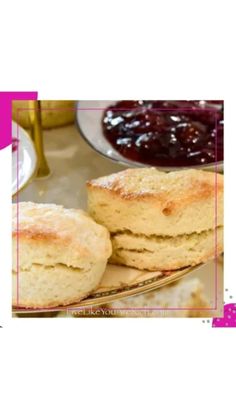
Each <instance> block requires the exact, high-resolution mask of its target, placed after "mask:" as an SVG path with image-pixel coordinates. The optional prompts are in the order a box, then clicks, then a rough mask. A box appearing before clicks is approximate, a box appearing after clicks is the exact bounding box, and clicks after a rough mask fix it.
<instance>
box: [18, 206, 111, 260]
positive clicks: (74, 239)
mask: <svg viewBox="0 0 236 419" xmlns="http://www.w3.org/2000/svg"><path fill="white" fill-rule="evenodd" d="M12 234H13V236H16V235H17V234H18V235H19V237H20V239H25V240H33V241H34V243H35V241H40V242H42V241H44V242H45V244H48V243H53V244H57V245H58V244H60V245H63V246H70V248H71V252H73V251H76V252H78V250H80V251H81V254H82V255H83V256H84V257H88V258H92V259H94V260H96V259H100V258H101V256H102V257H103V258H108V257H109V256H110V254H111V244H110V239H109V233H108V231H107V229H106V228H105V227H103V226H101V225H99V224H97V223H96V222H95V221H93V220H92V218H91V217H89V215H87V213H86V212H84V211H82V210H79V209H66V208H64V207H63V206H61V205H55V204H36V203H33V202H20V203H19V206H18V211H17V204H13V214H12Z"/></svg>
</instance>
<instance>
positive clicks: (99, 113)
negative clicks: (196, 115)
mask: <svg viewBox="0 0 236 419" xmlns="http://www.w3.org/2000/svg"><path fill="white" fill-rule="evenodd" d="M115 103H116V101H111V100H81V101H79V102H78V105H77V111H76V121H77V126H78V129H79V131H80V134H81V135H82V137H83V138H84V139H85V141H86V142H87V143H88V144H89V145H90V147H92V148H93V149H94V150H95V151H97V152H98V153H99V154H101V155H102V156H104V157H107V158H109V159H111V160H113V161H115V162H117V163H120V164H122V165H125V166H134V167H147V166H148V165H147V164H144V163H140V162H136V161H134V160H129V159H126V158H125V157H123V156H122V155H121V154H120V153H118V151H116V150H115V149H114V148H113V147H112V145H111V144H110V143H109V141H107V139H106V137H105V136H104V134H103V131H102V117H103V113H104V110H105V109H106V108H107V107H108V106H111V105H114V104H115ZM191 167H193V168H195V169H199V168H200V169H207V170H212V171H216V170H217V171H219V172H221V171H222V170H223V162H217V163H209V164H205V165H203V164H202V165H195V166H188V167H187V169H190V168H191ZM159 168H160V170H163V171H168V172H169V171H172V170H181V169H186V167H184V166H183V167H167V166H166V167H165V166H161V167H159Z"/></svg>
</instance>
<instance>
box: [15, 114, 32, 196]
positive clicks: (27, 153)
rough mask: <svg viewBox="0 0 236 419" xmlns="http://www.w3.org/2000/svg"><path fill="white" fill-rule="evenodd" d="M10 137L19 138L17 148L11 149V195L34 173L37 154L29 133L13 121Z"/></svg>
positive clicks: (25, 183)
mask: <svg viewBox="0 0 236 419" xmlns="http://www.w3.org/2000/svg"><path fill="white" fill-rule="evenodd" d="M12 138H17V139H18V140H19V142H18V146H17V150H15V151H12V195H15V194H16V193H17V192H18V191H20V190H21V189H22V188H23V187H24V186H25V185H27V183H28V182H29V180H30V179H31V177H32V176H33V174H34V173H35V171H36V167H37V155H36V151H35V148H34V145H33V142H32V140H31V138H30V136H29V134H28V133H27V132H26V131H25V130H24V129H23V128H21V127H20V126H19V125H18V124H17V123H16V122H14V121H12Z"/></svg>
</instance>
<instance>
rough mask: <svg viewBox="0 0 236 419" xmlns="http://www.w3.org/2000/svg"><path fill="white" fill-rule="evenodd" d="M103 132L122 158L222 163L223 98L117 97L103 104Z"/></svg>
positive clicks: (160, 162) (171, 164)
mask: <svg viewBox="0 0 236 419" xmlns="http://www.w3.org/2000/svg"><path fill="white" fill-rule="evenodd" d="M102 129H103V134H104V136H105V138H106V139H107V141H108V142H109V143H110V144H111V145H112V147H113V148H114V149H115V150H116V151H117V152H118V153H119V154H120V155H122V156H123V157H124V158H125V159H128V160H131V161H134V162H139V163H142V164H144V165H152V166H162V167H164V166H165V167H181V166H184V167H186V166H196V165H206V164H209V163H211V164H212V163H215V162H221V161H223V129H224V119H223V101H220V100H212V101H210V100H208V101H203V100H198V101H197V100H196V101H193V100H191V101H184V100H181V101H153V100H152V101H150V100H140V101H120V102H117V103H116V104H115V105H112V106H109V107H108V108H106V110H105V111H104V114H103V118H102Z"/></svg>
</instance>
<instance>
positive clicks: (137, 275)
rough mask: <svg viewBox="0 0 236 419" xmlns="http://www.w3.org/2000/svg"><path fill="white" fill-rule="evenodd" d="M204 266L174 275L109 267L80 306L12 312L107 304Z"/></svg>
mask: <svg viewBox="0 0 236 419" xmlns="http://www.w3.org/2000/svg"><path fill="white" fill-rule="evenodd" d="M201 266H202V265H197V266H194V267H191V268H184V269H179V270H177V271H171V272H159V271H157V272H148V271H139V270H138V269H133V268H127V267H124V266H116V265H111V264H108V266H107V269H106V271H105V274H104V275H103V278H102V281H101V284H100V286H99V287H98V288H97V289H96V292H94V293H92V294H91V295H90V296H88V297H87V298H85V299H84V300H82V301H80V302H79V303H75V304H71V305H68V306H60V307H53V308H43V309H40V308H37V309H28V308H18V307H14V308H13V313H15V314H19V313H38V312H44V313H47V312H52V311H68V310H72V309H74V310H75V309H76V308H79V307H80V308H81V307H94V306H98V305H104V304H108V303H111V302H114V301H115V300H119V299H121V298H127V297H131V296H136V295H139V294H143V293H145V292H149V291H154V290H156V289H158V288H161V287H163V286H166V285H169V284H171V283H172V282H174V281H177V280H179V279H181V278H183V277H184V276H185V275H187V274H188V273H190V272H193V271H195V270H197V269H199V268H200V267H201Z"/></svg>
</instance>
